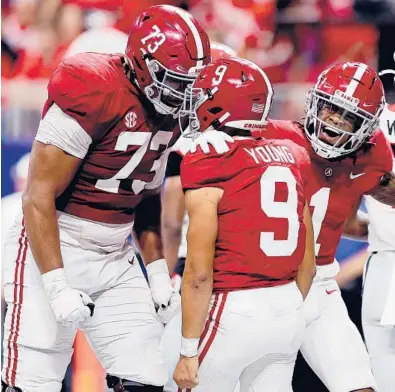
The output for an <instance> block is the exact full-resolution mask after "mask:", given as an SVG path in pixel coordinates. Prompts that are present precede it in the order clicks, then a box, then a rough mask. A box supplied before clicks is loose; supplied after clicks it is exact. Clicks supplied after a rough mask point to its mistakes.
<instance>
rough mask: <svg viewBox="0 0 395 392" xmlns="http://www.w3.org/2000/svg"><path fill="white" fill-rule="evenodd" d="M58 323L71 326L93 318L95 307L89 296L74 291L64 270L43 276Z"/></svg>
mask: <svg viewBox="0 0 395 392" xmlns="http://www.w3.org/2000/svg"><path fill="white" fill-rule="evenodd" d="M41 279H42V282H43V285H44V290H45V292H46V294H47V297H48V300H49V303H50V305H51V308H52V311H53V313H54V315H55V318H56V321H57V322H58V323H59V324H61V325H63V326H71V325H74V324H76V323H79V322H81V321H84V320H85V319H86V318H88V317H91V316H93V311H94V308H95V305H94V304H93V301H92V299H91V298H90V297H89V295H87V294H85V293H84V292H83V291H80V290H76V289H72V288H71V287H70V286H69V284H68V283H67V280H66V275H65V272H64V269H63V268H57V269H54V270H52V271H49V272H47V273H45V274H42V275H41Z"/></svg>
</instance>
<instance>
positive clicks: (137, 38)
mask: <svg viewBox="0 0 395 392" xmlns="http://www.w3.org/2000/svg"><path fill="white" fill-rule="evenodd" d="M125 53H126V54H125V55H103V54H97V53H85V54H80V55H77V56H75V57H71V58H69V59H67V60H65V61H64V62H63V63H62V64H60V65H59V67H58V68H57V69H56V70H55V72H54V74H53V76H52V78H51V80H50V82H49V85H48V100H47V103H46V105H45V108H44V112H43V118H42V121H41V123H40V126H39V130H38V133H37V136H36V140H35V142H34V145H33V150H32V158H31V161H30V170H29V171H30V173H29V179H28V184H27V190H26V192H25V195H24V200H23V204H24V208H23V210H24V211H23V212H24V218H22V216H21V217H20V218H19V219H18V221H17V222H16V223H15V225H14V227H13V229H12V230H11V232H10V235H9V237H8V239H7V242H6V245H5V254H6V258H5V260H3V265H4V270H5V271H4V282H5V287H4V293H5V298H6V300H7V303H8V312H7V316H6V321H5V332H4V336H5V339H4V349H5V359H4V366H3V371H2V381H3V388H7V386H9V387H10V388H12V387H16V388H19V389H18V390H22V391H23V392H58V391H60V389H61V381H62V379H63V377H64V373H65V370H66V368H67V365H68V363H69V361H70V358H71V354H72V350H73V341H74V336H75V333H76V329H77V328H78V327H79V328H81V329H83V330H84V331H85V333H86V335H87V337H88V339H89V341H90V343H91V345H92V347H93V349H94V351H95V352H96V354H97V356H98V358H99V360H100V362H101V364H102V365H103V367H104V368H105V370H106V372H107V373H108V375H109V376H108V384H109V386H110V387H112V388H114V389H116V390H120V389H122V390H127V391H136V390H138V391H141V392H143V391H147V392H148V391H150V392H151V391H152V392H153V391H161V390H163V385H164V383H165V382H166V378H167V371H166V368H165V366H164V364H163V360H162V354H161V348H160V338H161V333H162V330H163V323H166V322H168V321H169V319H170V318H171V316H173V315H174V314H175V313H176V312H177V311H178V310H179V295H178V293H177V294H176V293H174V291H173V290H172V287H171V281H170V277H169V273H168V270H167V266H166V262H165V260H164V259H163V255H162V250H161V246H160V245H161V240H160V231H159V229H158V227H159V224H160V222H159V216H160V204H159V203H160V200H159V195H158V189H159V187H160V185H161V182H162V179H163V175H164V170H165V166H166V160H167V155H168V150H169V147H170V146H172V145H173V144H174V143H175V141H176V140H177V138H178V137H179V136H180V130H179V127H178V119H177V116H178V111H179V109H180V106H181V103H182V102H183V97H184V92H185V88H186V86H187V85H188V84H190V83H192V82H193V81H194V80H195V78H196V76H197V74H198V72H199V70H200V69H202V68H203V67H204V66H205V65H207V64H208V63H209V62H210V49H209V41H208V37H207V34H206V33H205V31H204V30H203V29H202V28H201V26H200V25H199V24H198V23H197V22H196V20H195V19H194V18H193V17H192V16H191V15H189V14H188V13H186V12H184V11H183V10H180V9H178V8H176V7H170V6H157V7H152V8H150V9H148V10H147V11H145V12H143V13H142V14H141V15H140V16H139V17H138V18H137V19H136V20H135V22H134V23H133V24H132V28H131V32H130V36H129V40H128V44H127V48H126V52H125ZM133 223H134V226H133ZM132 228H134V230H135V232H136V237H137V240H138V243H139V245H140V251H141V254H142V256H143V259H144V261H145V262H146V263H147V272H148V280H149V286H148V285H147V282H146V280H145V279H144V277H143V275H142V271H141V269H140V267H139V263H138V262H137V261H136V260H135V256H134V253H133V250H132V248H131V246H130V245H129V244H128V241H127V237H128V235H129V234H130V232H131V231H132ZM155 307H156V308H158V311H157V312H156V310H155ZM7 390H8V389H7Z"/></svg>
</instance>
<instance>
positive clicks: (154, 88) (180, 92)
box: [144, 59, 198, 115]
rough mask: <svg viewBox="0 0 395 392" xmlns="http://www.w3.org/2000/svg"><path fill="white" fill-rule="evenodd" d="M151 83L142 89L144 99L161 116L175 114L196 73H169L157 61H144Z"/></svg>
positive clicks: (168, 70)
mask: <svg viewBox="0 0 395 392" xmlns="http://www.w3.org/2000/svg"><path fill="white" fill-rule="evenodd" d="M145 62H146V65H147V68H148V71H149V73H150V75H151V78H152V83H151V84H150V85H148V86H146V87H145V88H144V93H145V95H146V97H147V98H148V99H149V100H150V101H151V102H152V103H153V104H154V105H155V109H156V110H157V111H158V112H159V113H161V114H173V115H175V114H177V112H178V111H179V110H180V108H181V106H182V104H183V102H184V98H185V92H186V89H187V87H188V86H190V85H191V84H192V83H193V82H194V81H195V79H196V78H197V76H198V72H195V71H194V72H191V73H189V74H186V73H182V72H175V71H171V70H170V69H168V68H166V67H165V66H164V65H162V64H161V63H160V62H159V61H157V60H152V59H145Z"/></svg>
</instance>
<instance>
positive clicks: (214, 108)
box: [208, 106, 223, 114]
mask: <svg viewBox="0 0 395 392" xmlns="http://www.w3.org/2000/svg"><path fill="white" fill-rule="evenodd" d="M222 110H223V109H222V108H221V107H219V106H215V107H213V108H210V109H208V111H209V112H210V113H211V114H217V113H219V112H222Z"/></svg>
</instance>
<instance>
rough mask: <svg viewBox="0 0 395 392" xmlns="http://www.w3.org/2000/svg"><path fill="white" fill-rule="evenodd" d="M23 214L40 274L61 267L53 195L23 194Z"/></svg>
mask: <svg viewBox="0 0 395 392" xmlns="http://www.w3.org/2000/svg"><path fill="white" fill-rule="evenodd" d="M23 215H24V221H25V227H26V232H27V237H28V240H29V245H30V248H31V251H32V253H33V256H34V259H35V261H36V264H37V266H38V269H39V270H40V272H41V273H42V274H44V273H46V272H48V271H52V270H54V269H56V268H62V267H63V261H62V255H61V251H60V239H59V227H58V219H57V215H56V206H55V196H54V197H53V198H52V197H43V196H42V195H37V194H34V193H32V192H27V193H25V194H24V195H23Z"/></svg>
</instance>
